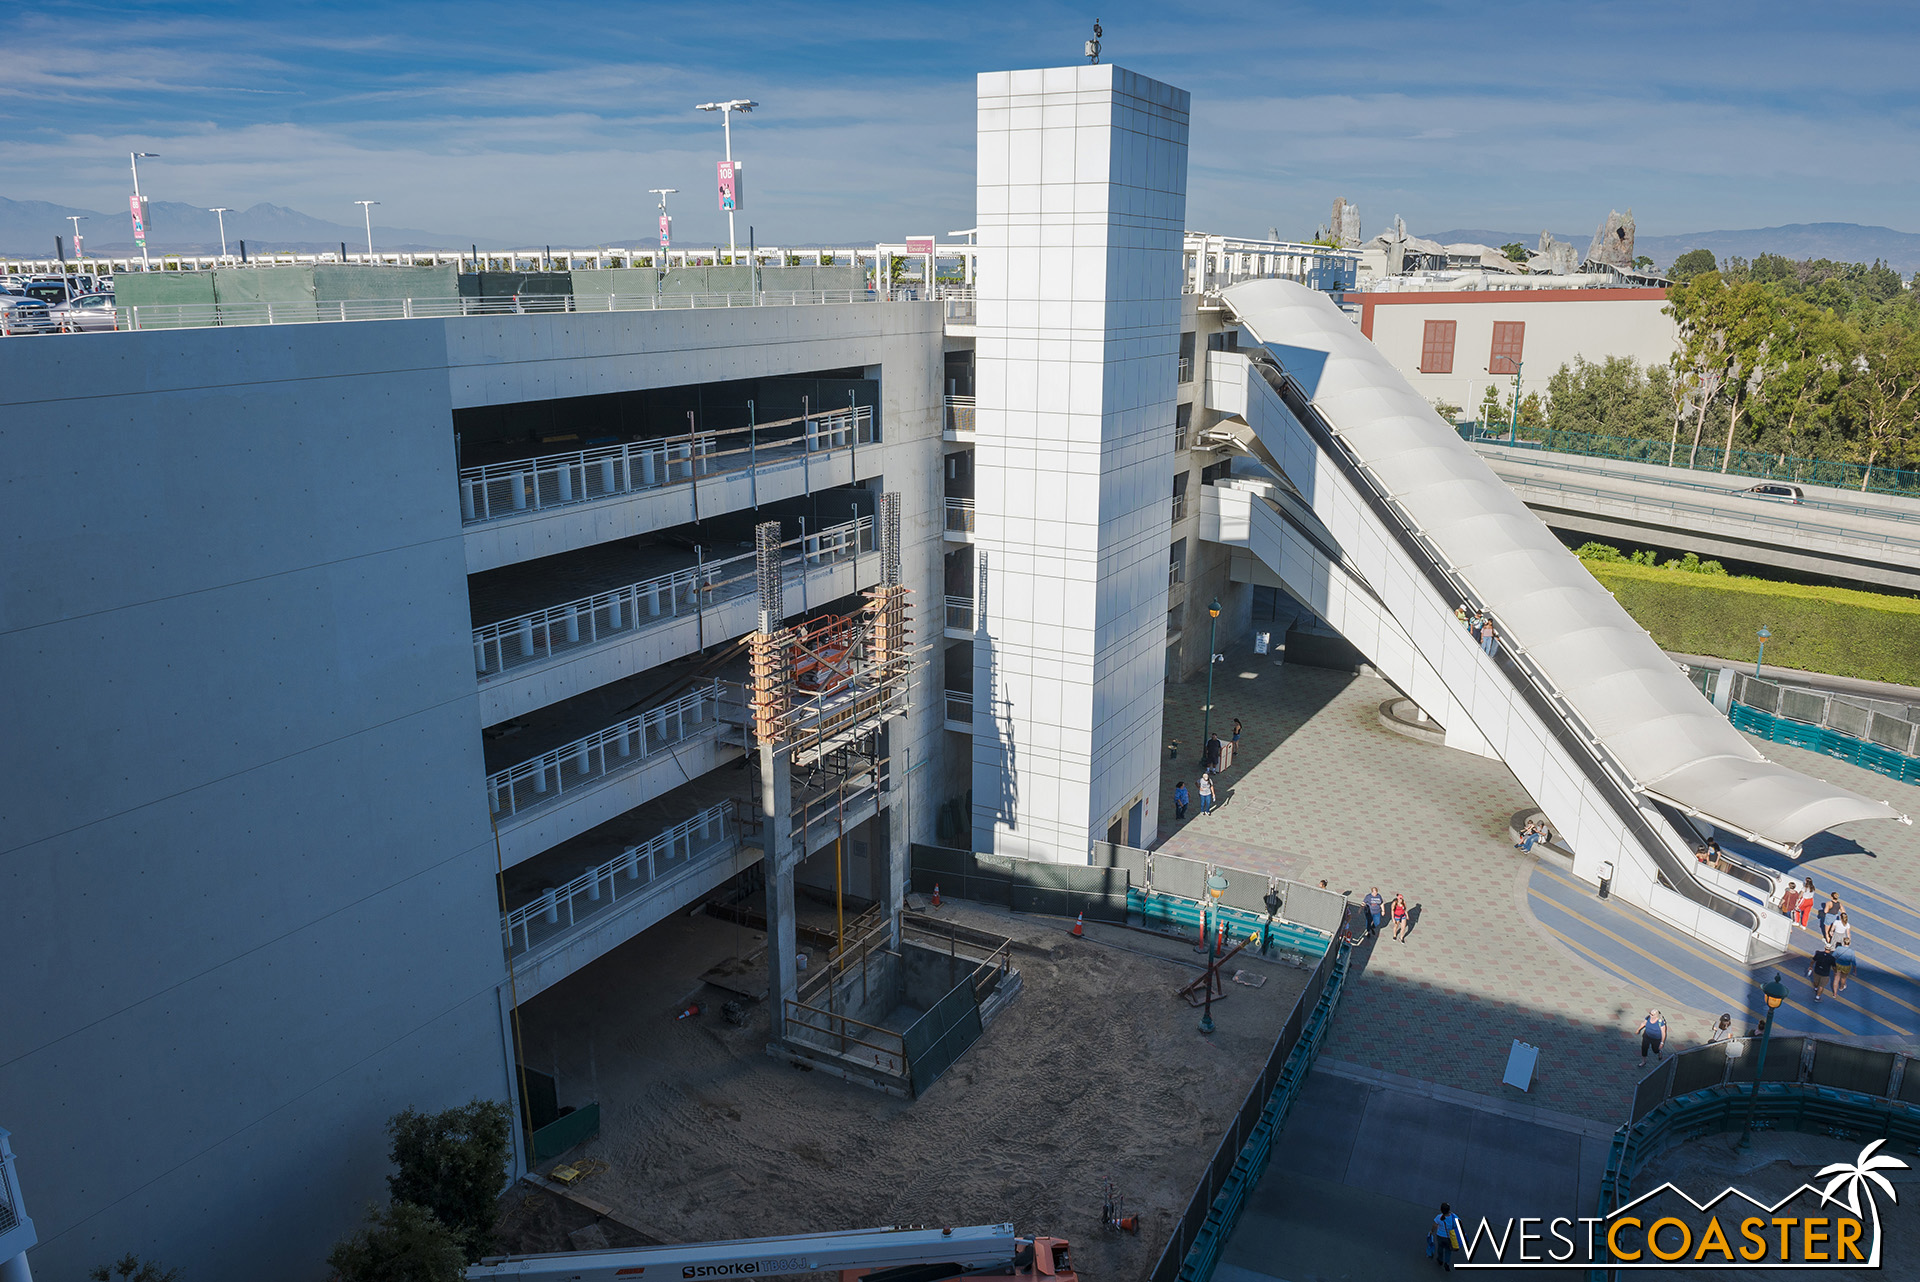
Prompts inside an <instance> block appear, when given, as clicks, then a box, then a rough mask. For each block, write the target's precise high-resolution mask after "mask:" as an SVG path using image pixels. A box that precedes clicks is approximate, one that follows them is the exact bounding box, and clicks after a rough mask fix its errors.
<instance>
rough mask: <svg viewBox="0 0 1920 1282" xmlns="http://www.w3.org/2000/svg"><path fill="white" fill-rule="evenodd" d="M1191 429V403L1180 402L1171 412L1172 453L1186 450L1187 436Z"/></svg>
mask: <svg viewBox="0 0 1920 1282" xmlns="http://www.w3.org/2000/svg"><path fill="white" fill-rule="evenodd" d="M1192 427H1193V402H1192V401H1182V402H1180V404H1178V405H1176V406H1175V407H1174V410H1173V451H1174V453H1176V454H1178V453H1179V452H1180V451H1181V450H1184V449H1186V448H1187V434H1188V431H1189V430H1190V429H1191V428H1192Z"/></svg>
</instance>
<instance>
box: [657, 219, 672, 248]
mask: <svg viewBox="0 0 1920 1282" xmlns="http://www.w3.org/2000/svg"><path fill="white" fill-rule="evenodd" d="M672 239H673V219H671V218H669V217H668V216H667V215H665V214H662V215H660V248H662V249H665V248H667V242H669V241H671V240H672Z"/></svg>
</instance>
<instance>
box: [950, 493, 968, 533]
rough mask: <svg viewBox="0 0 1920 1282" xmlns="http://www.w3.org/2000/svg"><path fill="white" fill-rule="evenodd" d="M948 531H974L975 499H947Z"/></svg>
mask: <svg viewBox="0 0 1920 1282" xmlns="http://www.w3.org/2000/svg"><path fill="white" fill-rule="evenodd" d="M947 531H948V533H951V534H972V533H973V500H972V499H948V500H947Z"/></svg>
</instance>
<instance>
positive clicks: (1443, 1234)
mask: <svg viewBox="0 0 1920 1282" xmlns="http://www.w3.org/2000/svg"><path fill="white" fill-rule="evenodd" d="M1463 1245H1465V1244H1464V1243H1463V1242H1462V1241H1461V1240H1460V1217H1459V1216H1457V1215H1455V1214H1454V1213H1453V1208H1452V1207H1451V1206H1449V1205H1447V1204H1446V1203H1445V1202H1442V1203H1441V1204H1440V1214H1438V1215H1436V1216H1434V1217H1433V1262H1434V1263H1435V1264H1438V1265H1439V1266H1440V1267H1441V1268H1443V1269H1451V1268H1452V1267H1453V1253H1454V1252H1455V1251H1458V1250H1459V1249H1460V1248H1461V1247H1462V1246H1463Z"/></svg>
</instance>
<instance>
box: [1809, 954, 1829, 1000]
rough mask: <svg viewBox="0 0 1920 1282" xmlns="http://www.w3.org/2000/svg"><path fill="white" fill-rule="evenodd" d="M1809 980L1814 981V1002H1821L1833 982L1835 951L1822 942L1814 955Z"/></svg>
mask: <svg viewBox="0 0 1920 1282" xmlns="http://www.w3.org/2000/svg"><path fill="white" fill-rule="evenodd" d="M1807 978H1808V979H1810V980H1812V981H1813V1000H1815V1001H1816V1002H1817V1001H1819V1000H1820V994H1821V991H1822V990H1823V989H1825V988H1826V987H1827V985H1828V984H1829V983H1831V982H1832V980H1833V950H1832V949H1830V948H1828V947H1827V945H1826V944H1825V942H1822V943H1821V945H1820V947H1819V950H1818V951H1816V952H1815V953H1814V954H1813V966H1812V968H1811V969H1809V970H1808V971H1807Z"/></svg>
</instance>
